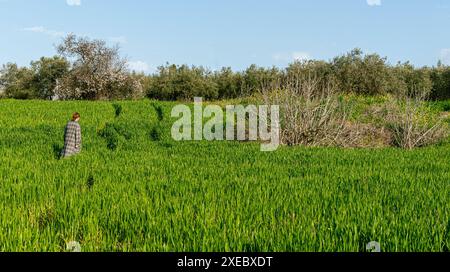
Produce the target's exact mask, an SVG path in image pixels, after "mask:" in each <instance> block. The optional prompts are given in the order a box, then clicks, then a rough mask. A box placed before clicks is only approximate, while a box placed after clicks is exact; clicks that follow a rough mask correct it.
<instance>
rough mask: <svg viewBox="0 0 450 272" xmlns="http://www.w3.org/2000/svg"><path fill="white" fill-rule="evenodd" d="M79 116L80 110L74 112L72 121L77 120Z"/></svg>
mask: <svg viewBox="0 0 450 272" xmlns="http://www.w3.org/2000/svg"><path fill="white" fill-rule="evenodd" d="M78 118H80V114H79V113H78V112H74V113H73V114H72V121H75V120H77V119H78Z"/></svg>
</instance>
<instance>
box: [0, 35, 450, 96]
mask: <svg viewBox="0 0 450 272" xmlns="http://www.w3.org/2000/svg"><path fill="white" fill-rule="evenodd" d="M57 51H58V55H57V56H55V57H50V58H46V57H43V58H41V59H40V60H38V61H34V62H32V63H31V65H30V67H18V66H17V65H16V64H13V63H8V64H6V65H3V67H2V69H1V70H0V95H3V96H6V97H9V98H16V99H88V100H99V99H134V98H141V97H144V96H148V97H150V98H155V99H160V100H185V99H189V100H190V99H192V97H194V96H201V97H204V98H206V99H210V100H213V99H227V98H237V97H244V96H248V95H252V94H254V93H257V92H259V91H261V90H263V89H267V88H268V87H269V88H274V86H281V85H282V84H284V83H286V82H292V80H293V79H294V80H295V79H298V80H301V79H305V78H310V77H314V78H315V79H318V84H322V85H327V84H333V85H334V86H335V87H336V88H337V89H338V90H339V91H340V92H343V93H354V94H362V95H379V94H387V93H392V94H400V93H401V94H409V93H414V92H417V91H420V92H422V93H428V94H429V95H430V97H431V98H433V99H449V98H450V67H449V66H445V65H442V64H441V63H438V65H437V66H435V67H419V68H417V67H414V66H413V65H412V64H410V63H409V62H405V63H397V64H396V65H391V64H389V63H388V62H387V59H386V58H382V57H380V56H379V55H377V54H364V53H363V52H362V51H361V50H359V49H354V50H352V51H351V52H349V53H347V54H345V55H342V56H338V57H336V58H334V59H332V60H330V61H317V60H310V61H301V62H294V63H292V64H290V65H289V66H288V67H287V68H285V69H279V68H276V67H272V68H263V67H258V66H256V65H251V66H250V67H249V68H248V69H246V70H245V71H241V72H235V71H233V70H232V69H231V68H229V67H226V68H222V69H221V70H219V71H211V70H209V69H206V68H204V67H201V66H200V67H196V66H187V65H181V66H179V65H170V64H166V65H164V66H161V67H159V68H158V71H157V72H156V73H154V74H152V75H144V74H136V73H134V72H131V71H129V69H128V68H127V62H126V60H125V59H123V58H121V57H120V54H119V48H118V47H117V46H116V47H108V46H107V44H106V42H105V41H102V40H89V39H87V38H80V37H76V36H74V35H68V36H67V37H66V38H64V40H63V42H62V43H61V44H60V45H59V46H57ZM2 93H3V94H2Z"/></svg>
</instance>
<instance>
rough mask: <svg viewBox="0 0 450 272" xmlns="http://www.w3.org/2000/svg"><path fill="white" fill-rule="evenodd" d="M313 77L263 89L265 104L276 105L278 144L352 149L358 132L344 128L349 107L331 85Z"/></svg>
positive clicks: (288, 81) (292, 80) (357, 137)
mask: <svg viewBox="0 0 450 272" xmlns="http://www.w3.org/2000/svg"><path fill="white" fill-rule="evenodd" d="M319 83H320V81H319V80H318V79H317V78H314V77H310V76H308V77H302V78H291V79H288V80H286V81H285V82H283V83H277V84H275V85H274V84H271V85H269V86H265V87H264V88H263V91H262V97H263V99H264V103H265V104H266V105H269V106H270V105H279V107H280V114H281V116H280V118H281V120H280V123H281V131H280V137H281V142H282V143H283V144H287V145H305V146H352V145H354V144H355V142H356V141H357V140H358V139H359V136H358V131H352V132H351V131H349V130H348V129H349V127H348V126H347V124H348V121H347V117H348V113H349V108H348V106H347V105H346V104H345V103H344V101H343V99H340V97H339V96H338V95H337V93H336V89H335V86H334V85H333V84H332V83H329V84H326V85H325V86H324V85H323V84H319Z"/></svg>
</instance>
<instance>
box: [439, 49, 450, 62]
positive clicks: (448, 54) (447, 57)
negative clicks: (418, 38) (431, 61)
mask: <svg viewBox="0 0 450 272" xmlns="http://www.w3.org/2000/svg"><path fill="white" fill-rule="evenodd" d="M439 59H440V60H441V61H442V63H443V64H445V65H450V48H445V49H442V50H441V54H440V58H439Z"/></svg>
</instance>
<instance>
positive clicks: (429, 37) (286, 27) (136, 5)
mask: <svg viewBox="0 0 450 272" xmlns="http://www.w3.org/2000/svg"><path fill="white" fill-rule="evenodd" d="M449 27H450V1H448V0H304V1H301V0H277V1H276V0H272V1H265V0H189V1H186V0H184V1H182V0H172V1H171V0H164V1H163V0H39V1H36V0H0V33H1V35H0V64H3V63H6V62H16V63H18V64H20V65H28V64H29V62H30V61H31V60H35V59H38V58H39V57H41V56H52V55H54V54H55V53H56V52H55V48H54V45H55V44H57V43H58V42H59V41H61V38H62V36H63V35H64V34H66V33H70V32H72V33H75V34H77V35H82V36H89V37H91V38H100V39H105V40H107V41H108V42H109V43H111V44H113V43H120V45H121V52H122V54H123V55H124V56H126V57H127V58H128V59H129V62H130V67H133V68H134V69H136V70H143V71H145V72H148V73H150V72H152V71H154V70H155V68H156V67H157V66H159V65H162V64H164V63H165V62H170V63H176V64H190V65H191V64H194V65H203V66H206V67H208V68H210V69H218V68H220V67H222V66H230V67H232V68H233V69H235V70H241V69H245V68H246V67H248V66H249V65H250V64H253V63H254V64H257V65H261V66H272V65H275V66H279V67H284V66H285V65H287V64H288V63H289V62H292V61H293V60H295V59H305V58H313V59H324V60H328V59H330V58H332V57H334V56H336V55H340V54H343V53H345V52H348V51H349V50H351V49H352V48H355V47H359V48H362V49H363V50H364V51H365V52H368V53H371V52H377V53H379V54H380V55H382V56H386V57H388V59H389V60H390V62H391V63H395V62H397V61H399V60H410V61H411V62H412V63H413V64H415V65H435V64H436V63H437V61H438V60H439V59H441V60H442V61H444V62H445V63H447V64H450V30H449V29H450V28H449Z"/></svg>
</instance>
